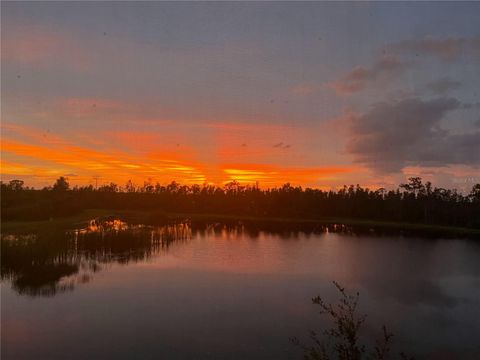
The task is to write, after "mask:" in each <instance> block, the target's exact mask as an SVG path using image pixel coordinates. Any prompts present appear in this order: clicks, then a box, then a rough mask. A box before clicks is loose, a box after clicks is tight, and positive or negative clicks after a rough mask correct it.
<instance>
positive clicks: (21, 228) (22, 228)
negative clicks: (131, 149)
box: [1, 209, 480, 238]
mask: <svg viewBox="0 0 480 360" xmlns="http://www.w3.org/2000/svg"><path fill="white" fill-rule="evenodd" d="M107 216H115V217H119V218H121V219H123V220H125V221H128V222H133V223H162V222H165V221H179V220H187V219H188V220H191V221H198V222H222V221H223V222H232V221H241V222H247V223H253V224H261V223H269V224H275V223H282V224H288V223H291V224H297V225H298V224H309V225H312V224H318V225H333V224H337V225H347V226H353V227H359V228H360V227H361V228H364V229H365V228H368V229H374V230H382V229H383V230H392V231H394V230H398V231H399V232H401V231H406V232H411V233H415V232H418V233H430V234H439V235H442V234H445V235H450V236H452V235H459V236H470V237H475V238H477V237H479V238H480V230H478V229H471V228H461V227H453V226H441V225H429V224H415V223H403V222H392V221H376V220H366V219H350V218H336V217H324V218H316V219H315V218H283V217H254V216H245V215H229V214H187V213H184V214H180V213H151V212H141V211H118V210H104V209H90V210H85V211H83V212H81V213H80V214H77V215H75V216H69V217H61V218H53V219H50V220H44V221H25V222H21V221H15V222H13V221H4V222H2V227H1V230H2V233H12V232H15V233H31V232H37V231H45V230H49V229H52V230H53V229H57V230H58V229H65V230H67V229H72V228H78V227H82V226H85V225H86V224H87V223H88V221H89V220H91V219H95V218H101V217H107Z"/></svg>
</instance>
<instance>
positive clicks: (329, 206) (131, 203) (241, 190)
mask: <svg viewBox="0 0 480 360" xmlns="http://www.w3.org/2000/svg"><path fill="white" fill-rule="evenodd" d="M1 191H2V199H1V210H2V219H3V220H41V219H48V218H51V217H56V216H65V215H71V214H75V213H77V212H79V211H81V210H83V209H87V208H99V209H122V210H143V211H148V212H150V213H152V214H155V216H157V217H158V216H161V215H162V214H169V213H182V214H187V213H197V214H230V215H242V216H250V217H257V218H269V217H289V218H300V219H305V218H309V219H312V218H313V219H315V218H320V217H339V218H354V219H355V218H358V219H369V220H379V221H380V220H381V221H398V222H412V223H423V224H436V225H448V226H460V227H469V228H477V229H478V228H480V216H478V214H479V213H480V184H476V185H474V186H473V187H472V190H471V192H470V193H468V194H462V193H459V192H458V191H457V190H455V189H453V190H452V189H444V188H438V187H433V186H432V184H431V183H430V182H426V183H423V182H422V179H421V178H419V177H415V178H410V179H409V182H408V183H405V184H401V185H399V187H398V188H397V189H395V190H386V189H383V188H381V189H377V190H371V189H368V188H363V187H361V186H359V185H356V186H354V185H350V186H344V187H343V188H342V189H340V190H338V191H323V190H319V189H312V188H302V187H299V186H298V187H294V186H291V185H290V184H285V185H283V186H282V187H278V188H271V189H261V188H259V187H258V186H248V185H247V186H243V185H241V184H239V183H238V182H231V183H228V184H226V185H225V186H223V187H218V186H213V185H207V184H204V185H191V186H187V185H181V184H178V183H176V182H172V183H170V184H168V185H161V184H159V183H156V184H154V183H152V182H145V183H144V184H143V185H142V186H137V185H135V184H134V183H133V182H131V181H129V182H127V184H126V185H125V186H123V187H121V186H119V185H117V184H115V183H110V184H108V185H102V186H100V187H98V188H97V189H95V188H94V187H93V186H92V185H90V186H83V187H78V186H76V187H73V188H72V187H70V185H69V183H68V180H67V179H66V178H64V177H60V178H59V179H57V181H56V182H55V184H53V185H52V186H50V187H46V188H44V189H42V190H34V189H31V188H28V187H25V186H24V183H23V181H21V180H12V181H10V182H9V183H2V184H1Z"/></svg>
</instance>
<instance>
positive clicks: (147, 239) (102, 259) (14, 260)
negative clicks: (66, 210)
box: [1, 219, 192, 296]
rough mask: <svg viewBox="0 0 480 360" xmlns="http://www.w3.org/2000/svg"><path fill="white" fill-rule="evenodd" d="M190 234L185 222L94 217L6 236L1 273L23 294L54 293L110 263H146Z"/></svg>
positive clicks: (87, 280) (68, 287) (69, 288)
mask: <svg viewBox="0 0 480 360" xmlns="http://www.w3.org/2000/svg"><path fill="white" fill-rule="evenodd" d="M191 236H192V232H191V227H190V226H189V225H188V224H185V223H178V224H170V225H165V226H161V227H147V226H143V225H128V224H126V223H124V222H122V221H120V220H117V219H101V220H92V221H91V222H90V224H89V225H88V226H87V227H85V228H82V229H76V230H72V231H68V232H67V233H65V231H54V232H52V231H39V232H38V233H35V234H2V239H1V240H2V241H1V277H2V280H10V281H11V283H12V287H13V289H14V290H15V291H17V292H18V293H19V294H22V295H29V296H54V295H56V294H57V293H61V292H65V291H69V290H73V289H74V288H75V286H76V285H78V284H82V283H86V282H89V281H90V280H91V279H92V277H93V275H94V274H95V273H96V272H98V271H100V270H101V269H102V268H104V267H106V266H109V265H111V264H120V265H122V264H128V263H131V262H141V261H145V260H147V259H148V258H150V257H152V256H153V255H155V254H158V253H159V252H161V251H166V250H167V249H168V247H169V246H170V245H171V244H172V243H173V242H182V241H188V240H189V239H190V238H191Z"/></svg>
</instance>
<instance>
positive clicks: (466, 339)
mask: <svg viewBox="0 0 480 360" xmlns="http://www.w3.org/2000/svg"><path fill="white" fill-rule="evenodd" d="M1 256H2V263H1V268H2V313H1V315H2V338H1V345H2V359H105V358H115V359H117V358H118V359H132V358H138V359H171V358H175V359H190V358H195V359H247V358H248V359H270V358H275V359H294V358H301V355H302V354H301V352H299V350H298V349H296V348H295V347H294V346H292V345H291V343H290V341H289V338H290V337H293V336H297V337H299V338H301V339H304V340H305V341H306V340H307V338H308V330H309V329H320V328H321V327H322V325H323V324H325V322H324V319H323V318H322V317H321V316H320V315H318V309H317V308H316V307H315V305H312V303H311V298H312V297H313V296H316V295H321V296H323V297H324V298H326V299H328V300H331V301H334V300H335V299H336V298H337V294H336V293H335V290H334V288H333V286H332V284H331V281H332V280H336V281H338V282H340V283H341V284H342V285H344V286H346V287H347V288H348V289H351V290H358V291H360V293H361V303H360V305H361V310H362V312H365V313H368V314H369V316H368V323H367V327H366V329H365V330H366V331H365V334H366V335H367V336H369V337H370V336H371V337H372V338H373V337H375V336H376V335H378V334H379V332H378V330H379V329H380V326H381V325H382V324H383V323H386V324H388V325H389V328H390V329H391V330H392V331H393V332H394V333H395V341H396V344H397V345H398V347H399V348H401V349H404V350H405V351H407V352H409V353H410V354H413V355H416V357H417V358H430V359H478V358H480V341H479V340H480V335H479V334H480V244H479V243H478V242H474V241H468V240H460V239H454V240H452V239H449V240H442V239H435V240H432V239H428V240H427V239H419V238H413V237H409V238H405V237H401V236H387V235H382V236H378V235H375V234H372V233H367V234H362V235H359V234H358V233H357V234H355V233H354V232H352V231H348V229H344V228H340V227H335V228H333V227H330V228H328V229H327V228H321V227H320V228H310V229H308V230H307V229H304V231H299V229H295V230H294V231H292V230H291V229H284V230H282V231H277V232H274V231H271V230H270V231H265V230H262V229H261V228H255V229H253V228H250V229H247V228H245V227H244V226H240V225H236V226H231V225H230V226H226V225H221V224H210V225H194V226H193V225H191V224H188V223H184V224H176V225H169V226H157V227H150V226H138V225H136V226H129V225H127V224H125V223H123V222H121V221H117V220H115V221H113V220H111V221H108V222H105V223H101V224H98V223H92V224H91V225H90V226H89V227H87V228H85V229H78V230H76V231H71V232H69V233H67V234H65V233H64V232H57V233H49V232H40V233H37V234H29V235H21V236H18V235H16V236H14V235H9V234H4V235H3V236H2V254H1Z"/></svg>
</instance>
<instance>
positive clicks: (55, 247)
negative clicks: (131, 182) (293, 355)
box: [1, 216, 393, 297]
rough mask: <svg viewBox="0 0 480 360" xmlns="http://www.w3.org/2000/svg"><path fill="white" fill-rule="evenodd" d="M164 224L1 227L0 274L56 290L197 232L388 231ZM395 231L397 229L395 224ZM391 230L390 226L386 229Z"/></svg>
mask: <svg viewBox="0 0 480 360" xmlns="http://www.w3.org/2000/svg"><path fill="white" fill-rule="evenodd" d="M162 223H163V224H162V225H145V224H132V223H126V222H124V221H122V220H120V219H119V218H116V217H113V216H107V217H102V218H97V219H94V220H91V221H90V222H89V223H88V225H87V226H85V227H82V228H78V229H74V230H66V231H65V230H61V229H53V230H52V228H50V227H45V229H43V230H39V231H37V232H35V233H27V234H23V233H22V234H19V233H9V234H8V233H2V236H1V278H2V280H9V281H10V282H11V285H12V288H13V289H14V290H15V291H16V292H17V293H19V294H21V295H27V296H32V297H37V296H42V297H49V296H55V295H57V294H59V293H63V292H66V291H71V290H74V289H75V287H76V286H78V285H80V284H84V283H88V282H90V281H91V280H92V279H93V277H94V275H95V273H97V272H99V271H101V270H102V269H104V268H106V267H107V268H108V267H109V266H111V265H113V264H117V265H127V264H131V263H138V262H143V261H147V260H148V259H150V258H152V257H154V256H156V255H159V254H162V253H167V252H168V251H169V248H170V246H172V245H174V244H179V243H185V242H188V241H190V240H191V239H192V238H195V237H200V238H208V237H232V236H233V237H236V236H246V237H248V238H250V239H252V241H256V240H257V239H258V238H260V237H261V236H263V235H267V236H269V235H275V236H279V237H280V238H282V239H286V240H296V239H299V237H300V235H302V236H306V237H309V236H311V235H321V234H326V233H342V234H348V235H351V236H361V235H365V234H368V235H369V236H372V235H378V236H382V235H385V233H386V232H381V231H379V232H377V233H372V232H371V231H370V230H369V229H367V228H361V227H360V228H354V227H350V226H345V225H340V224H331V225H325V224H320V223H306V224H305V223H304V224H301V223H295V222H270V221H243V222H239V221H234V220H231V221H223V222H208V221H199V220H197V221H177V222H172V221H162ZM392 231H393V230H392ZM387 233H388V232H387Z"/></svg>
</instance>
